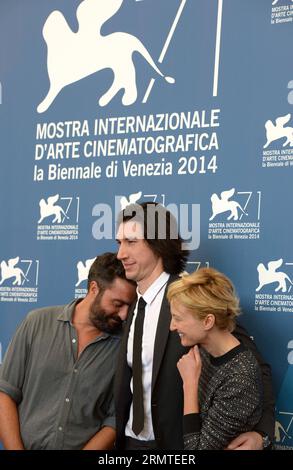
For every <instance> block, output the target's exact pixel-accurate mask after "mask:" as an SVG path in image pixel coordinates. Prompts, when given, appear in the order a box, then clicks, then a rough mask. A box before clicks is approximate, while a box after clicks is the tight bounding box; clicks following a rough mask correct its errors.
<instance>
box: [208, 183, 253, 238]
mask: <svg viewBox="0 0 293 470" xmlns="http://www.w3.org/2000/svg"><path fill="white" fill-rule="evenodd" d="M210 201H211V212H212V213H211V216H210V218H209V228H208V238H209V239H219V238H220V239H259V237H260V209H261V191H236V189H235V188H231V189H227V190H225V191H222V192H221V193H220V195H218V194H217V193H213V194H212V195H211V197H210Z"/></svg>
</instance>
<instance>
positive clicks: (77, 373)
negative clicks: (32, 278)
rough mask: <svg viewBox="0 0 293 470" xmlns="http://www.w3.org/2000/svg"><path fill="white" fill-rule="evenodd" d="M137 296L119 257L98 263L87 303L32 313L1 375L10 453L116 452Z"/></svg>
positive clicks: (3, 432) (0, 436)
mask: <svg viewBox="0 0 293 470" xmlns="http://www.w3.org/2000/svg"><path fill="white" fill-rule="evenodd" d="M135 296H136V289H135V283H134V282H133V281H128V280H127V279H126V278H125V272H124V268H123V265H122V263H121V262H120V261H119V260H117V258H116V254H114V253H105V254H103V255H101V256H98V257H97V258H96V259H95V261H94V263H93V264H92V266H91V268H90V271H89V275H88V292H87V295H86V297H85V298H83V299H77V300H74V301H72V302H71V303H69V304H67V305H63V306H56V307H45V308H40V309H36V310H33V311H32V312H30V313H29V314H28V316H27V317H26V318H25V320H24V321H23V322H22V324H21V325H20V327H19V328H18V330H17V332H16V334H15V336H14V338H13V339H12V341H11V343H10V345H9V347H8V350H7V352H6V355H5V358H4V361H3V364H2V365H1V367H0V440H1V441H2V443H3V445H4V448H5V449H8V450H24V449H28V450H33V449H38V450H41V449H66V450H71V449H74V450H77V449H86V450H90V449H92V450H106V449H111V448H112V447H113V445H114V441H115V438H116V431H115V411H114V401H113V381H114V373H115V368H116V356H117V352H118V349H119V342H120V335H119V332H120V330H121V326H122V323H123V322H124V321H125V320H126V316H127V313H128V308H129V306H130V304H131V303H132V302H133V301H134V299H135Z"/></svg>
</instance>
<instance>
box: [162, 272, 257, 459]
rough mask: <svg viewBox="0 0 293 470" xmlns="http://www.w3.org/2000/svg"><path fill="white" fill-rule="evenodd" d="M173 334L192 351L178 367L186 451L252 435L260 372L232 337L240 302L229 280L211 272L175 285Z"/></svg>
mask: <svg viewBox="0 0 293 470" xmlns="http://www.w3.org/2000/svg"><path fill="white" fill-rule="evenodd" d="M167 297H168V300H169V302H170V306H171V315H172V320H171V325H170V329H171V331H177V333H178V334H179V336H180V340H181V344H182V346H191V349H190V350H189V353H188V354H185V355H184V356H182V358H181V359H180V360H179V361H178V363H177V368H178V370H179V373H180V375H181V378H182V382H183V394H184V416H183V434H184V447H185V449H189V450H194V449H225V448H226V447H227V446H228V444H229V443H230V442H231V441H232V439H234V438H235V437H236V436H238V435H239V434H240V433H243V432H248V431H252V430H253V429H254V427H255V425H256V424H257V423H258V421H259V420H260V418H261V414H262V384H261V371H260V368H259V365H258V363H257V360H256V358H255V357H254V355H253V354H252V352H251V351H249V350H248V349H247V348H246V347H245V346H244V345H243V344H241V343H240V341H239V340H238V339H237V338H236V337H235V336H234V335H233V334H232V333H231V332H232V331H233V330H234V327H235V319H236V316H237V315H238V314H239V301H238V298H237V296H236V294H235V291H234V287H233V285H232V283H231V281H230V280H229V279H228V278H227V277H226V276H225V275H224V274H222V273H220V272H218V271H216V270H215V269H212V268H203V269H199V270H198V271H197V272H195V273H193V274H190V275H184V276H183V277H182V278H180V279H179V280H177V281H175V282H173V283H172V284H171V285H170V287H169V290H168V295H167Z"/></svg>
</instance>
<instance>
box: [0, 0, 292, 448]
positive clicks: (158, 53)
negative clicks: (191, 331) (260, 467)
mask: <svg viewBox="0 0 293 470" xmlns="http://www.w3.org/2000/svg"><path fill="white" fill-rule="evenodd" d="M292 29H293V1H292V0H124V1H123V0H82V1H80V0H50V1H49V0H25V1H24V0H9V1H1V3H0V153H1V172H0V209H1V244H0V363H1V361H2V360H3V357H4V354H5V351H6V349H7V346H8V344H9V341H10V340H11V337H12V335H13V334H14V332H15V330H16V328H17V326H18V325H19V324H20V322H21V321H22V320H23V318H24V317H25V316H26V315H27V313H28V312H29V311H30V310H32V309H34V308H37V307H41V306H46V305H57V304H63V303H67V302H68V301H69V300H70V299H71V298H74V297H81V296H83V295H85V293H86V278H87V273H88V270H89V267H90V265H91V262H92V261H93V259H94V258H95V256H96V255H97V254H100V253H103V252H105V251H115V250H116V249H117V245H116V242H115V217H116V215H117V212H118V211H119V210H120V209H121V208H124V207H125V206H126V205H127V204H128V203H129V202H136V201H137V202H140V201H143V200H152V201H157V202H160V203H162V204H164V205H165V206H168V207H170V210H172V211H174V214H175V215H176V216H177V217H178V222H179V225H180V229H181V232H182V235H183V237H184V239H185V242H186V244H187V246H188V247H189V249H190V257H189V262H188V267H187V270H188V271H192V270H195V269H198V268H199V267H202V266H213V267H215V268H216V269H219V270H220V271H223V272H224V273H225V274H227V275H228V276H229V277H230V278H231V279H232V280H233V282H234V284H235V287H236V289H237V292H238V295H239V297H240V299H241V307H242V312H243V314H242V317H241V322H242V323H243V324H244V325H245V326H246V327H247V329H248V331H249V333H250V334H251V335H253V337H254V339H255V341H256V343H257V345H258V347H259V349H260V351H261V353H262V354H263V356H264V357H265V359H266V360H267V361H268V362H269V363H270V364H271V366H272V373H273V380H274V389H275V393H276V432H275V439H276V447H277V448H279V449H286V448H293V400H292V396H293V290H292V289H291V288H292V284H293V253H292V243H293V239H292V229H293V223H292V220H293V216H292V193H293V189H292V175H293V58H292V39H293V35H292Z"/></svg>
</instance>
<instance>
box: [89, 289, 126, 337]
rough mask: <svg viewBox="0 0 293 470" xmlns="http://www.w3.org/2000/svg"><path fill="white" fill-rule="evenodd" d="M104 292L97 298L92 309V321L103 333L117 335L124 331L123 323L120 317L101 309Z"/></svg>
mask: <svg viewBox="0 0 293 470" xmlns="http://www.w3.org/2000/svg"><path fill="white" fill-rule="evenodd" d="M102 297H103V292H100V293H99V294H98V295H97V297H96V298H95V300H94V302H93V304H92V306H91V309H90V321H91V322H92V324H93V325H94V326H95V327H96V328H97V329H98V330H100V331H103V333H109V334H115V333H119V332H120V331H121V329H122V324H123V321H122V320H121V318H120V317H119V316H118V315H115V314H109V313H107V312H105V310H102V309H101V300H102Z"/></svg>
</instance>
